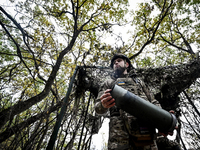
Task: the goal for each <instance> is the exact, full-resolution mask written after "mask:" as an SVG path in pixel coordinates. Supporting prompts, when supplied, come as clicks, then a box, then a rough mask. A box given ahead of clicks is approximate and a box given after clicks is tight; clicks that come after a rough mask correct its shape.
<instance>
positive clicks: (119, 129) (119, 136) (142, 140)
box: [95, 54, 160, 150]
mask: <svg viewBox="0 0 200 150" xmlns="http://www.w3.org/2000/svg"><path fill="white" fill-rule="evenodd" d="M110 66H111V68H113V70H114V74H113V75H112V76H111V79H108V80H106V81H105V82H104V83H103V84H102V86H101V87H100V90H99V93H98V97H97V102H96V104H95V111H96V113H97V114H101V115H103V114H105V113H107V112H108V111H109V112H110V123H109V140H108V150H157V149H158V148H157V145H156V142H155V141H156V132H155V128H154V127H151V126H148V125H147V124H145V123H144V122H142V121H140V120H138V119H137V118H136V117H134V116H132V115H130V114H128V113H126V112H125V111H123V110H121V109H119V108H117V106H116V105H115V99H114V98H112V96H111V94H110V92H111V89H112V87H113V85H114V84H117V85H119V86H121V87H123V88H124V89H126V90H128V91H129V92H132V93H134V94H136V95H138V96H140V97H142V98H143V99H145V100H147V101H150V102H151V103H153V104H155V105H157V106H159V107H160V104H159V103H158V101H156V100H155V99H154V98H153V96H152V94H151V93H150V91H149V90H148V88H147V86H146V85H145V84H144V83H143V82H142V80H141V79H139V77H137V78H136V74H135V73H134V69H133V66H132V64H131V62H130V60H129V58H128V57H126V56H125V55H123V54H115V55H114V56H113V58H112V60H111V65H110Z"/></svg>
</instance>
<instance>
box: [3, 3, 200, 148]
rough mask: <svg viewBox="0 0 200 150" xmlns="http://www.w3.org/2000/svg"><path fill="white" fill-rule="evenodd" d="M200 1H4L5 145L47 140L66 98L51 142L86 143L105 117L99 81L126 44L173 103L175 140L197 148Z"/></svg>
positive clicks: (40, 144) (165, 100)
mask: <svg viewBox="0 0 200 150" xmlns="http://www.w3.org/2000/svg"><path fill="white" fill-rule="evenodd" d="M11 6H12V7H11ZM199 8H200V1H199V0H191V1H188V0H170V1H167V0H148V1H147V0H144V1H139V2H137V3H136V2H132V1H130V0H129V1H128V0H123V1H121V0H69V1H67V0H56V1H55V0H43V1H41V0H26V1H24V0H22V1H21V0H10V1H9V2H1V5H0V39H1V40H0V49H1V50H0V79H1V80H0V119H1V122H0V127H1V129H0V147H1V148H5V149H46V148H47V146H48V145H49V144H50V142H49V141H50V137H52V136H53V134H52V133H53V131H54V129H55V125H56V121H57V122H58V120H59V116H60V114H61V112H62V111H61V108H64V107H65V110H64V113H63V114H62V115H63V118H62V120H61V123H60V127H59V130H58V134H57V136H56V144H55V145H54V148H55V149H72V148H73V149H89V147H90V146H91V139H92V135H93V134H96V133H97V132H98V129H99V128H100V126H101V124H102V122H103V118H101V117H98V116H96V115H95V113H94V110H93V105H94V101H95V98H96V94H97V92H98V86H99V83H101V82H102V81H103V80H105V79H106V78H107V77H108V76H109V75H110V73H112V71H111V69H110V68H109V63H110V58H111V57H112V56H113V54H114V53H123V54H125V55H127V56H128V57H129V58H130V60H131V62H132V64H133V65H134V67H135V69H136V72H137V74H138V75H140V76H142V77H143V78H144V80H145V82H146V84H148V85H149V86H150V87H151V88H152V91H154V94H155V97H156V98H157V99H158V100H159V101H160V102H162V104H163V106H164V108H165V109H170V108H168V106H170V107H173V109H174V110H176V113H177V114H178V117H179V118H180V119H179V129H180V130H179V131H178V132H179V137H177V138H176V141H177V142H179V143H180V144H181V145H182V147H183V148H185V147H187V148H191V149H197V148H199V147H200V145H199V143H200V142H199V141H200V130H199V121H200V113H199V107H200V104H199V79H198V78H199V75H200V73H199V72H200V67H199V62H200V61H199V54H198V52H199V49H200V12H199ZM72 77H74V78H72ZM68 91H70V93H69V95H67V94H66V93H67V92H68ZM163 95H164V96H163ZM66 98H67V99H66ZM63 101H64V103H63ZM172 101H173V104H172Z"/></svg>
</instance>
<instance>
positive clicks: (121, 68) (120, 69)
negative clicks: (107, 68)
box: [113, 58, 129, 76]
mask: <svg viewBox="0 0 200 150" xmlns="http://www.w3.org/2000/svg"><path fill="white" fill-rule="evenodd" d="M128 66H129V64H128V63H126V62H125V61H124V60H123V59H122V58H117V59H115V60H114V62H113V69H114V72H115V74H116V75H118V76H120V75H122V74H124V73H127V67H128Z"/></svg>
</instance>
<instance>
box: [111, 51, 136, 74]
mask: <svg viewBox="0 0 200 150" xmlns="http://www.w3.org/2000/svg"><path fill="white" fill-rule="evenodd" d="M117 58H122V59H125V60H126V62H127V63H128V64H129V66H128V71H129V70H130V69H131V68H133V66H132V64H131V61H130V59H129V58H128V57H127V56H126V55H124V54H121V53H117V54H114V56H113V57H112V59H111V63H110V67H111V68H113V64H114V60H115V59H117Z"/></svg>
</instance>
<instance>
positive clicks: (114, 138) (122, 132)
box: [108, 116, 158, 150]
mask: <svg viewBox="0 0 200 150" xmlns="http://www.w3.org/2000/svg"><path fill="white" fill-rule="evenodd" d="M108 150H158V148H157V145H156V142H155V141H154V144H151V145H147V146H143V147H135V146H132V144H131V142H130V139H129V134H128V133H127V131H126V128H125V126H124V122H123V120H122V119H120V118H119V116H113V117H111V118H110V123H109V140H108Z"/></svg>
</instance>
